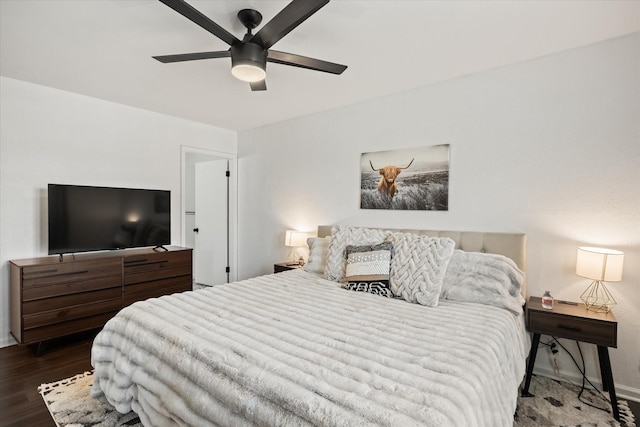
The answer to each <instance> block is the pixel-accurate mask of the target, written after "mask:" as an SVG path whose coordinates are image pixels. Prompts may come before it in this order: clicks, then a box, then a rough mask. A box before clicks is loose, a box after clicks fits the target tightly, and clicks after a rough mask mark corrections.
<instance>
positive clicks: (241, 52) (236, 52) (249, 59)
mask: <svg viewBox="0 0 640 427" xmlns="http://www.w3.org/2000/svg"><path fill="white" fill-rule="evenodd" d="M266 69H267V50H266V49H265V48H263V47H262V46H258V45H257V44H255V43H250V42H249V43H237V44H234V45H233V46H231V74H233V76H234V77H235V78H237V79H240V80H242V81H243V82H249V83H254V82H259V81H261V80H264V78H265V77H266V76H267V73H266Z"/></svg>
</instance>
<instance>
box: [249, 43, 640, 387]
mask: <svg viewBox="0 0 640 427" xmlns="http://www.w3.org/2000/svg"><path fill="white" fill-rule="evenodd" d="M639 51H640V34H635V35H632V36H628V37H623V38H619V39H615V40H610V41H606V42H603V43H599V44H596V45H592V46H587V47H583V48H580V49H576V50H572V51H567V52H564V53H561V54H556V55H552V56H548V57H543V58H540V59H536V60H533V61H528V62H525V63H521V64H516V65H512V66H507V67H503V68H499V69H495V70H491V71H488V72H484V73H479V74H474V75H470V76H466V77H463V78H459V79H455V80H452V81H448V82H444V83H441V84H436V85H432V86H427V87H424V88H421V89H419V90H414V91H410V92H406V93H402V94H398V95H394V96H388V97H385V98H381V99H377V100H374V101H371V102H367V103H362V104H359V105H353V106H349V107H346V108H342V109H339V110H334V111H329V112H325V113H322V114H317V115H313V116H309V117H303V118H299V119H296V120H291V121H287V122H283V123H280V124H275V125H272V126H267V127H263V128H259V129H254V130H251V131H246V132H242V133H240V135H239V147H238V150H239V153H238V155H239V169H240V177H239V212H240V217H239V232H240V243H239V245H240V248H241V253H240V260H239V263H240V266H239V271H240V276H241V277H249V276H253V275H257V274H262V273H268V272H270V271H271V270H272V268H273V267H272V264H273V263H274V262H278V261H282V260H284V259H286V258H285V257H286V255H287V249H286V248H285V247H284V246H283V239H284V231H285V230H286V229H289V228H297V229H303V230H304V229H313V228H314V227H315V226H316V225H317V224H332V223H343V224H351V225H360V226H378V227H384V226H387V227H407V228H433V229H461V230H484V231H507V232H525V233H527V235H528V291H529V294H530V295H534V296H540V295H542V293H543V292H544V290H546V289H548V290H550V291H551V292H552V294H554V295H555V296H556V298H560V299H565V300H574V301H575V300H578V299H579V296H580V294H581V292H582V290H583V289H584V288H586V286H587V285H588V280H586V279H583V278H580V277H578V276H576V275H575V273H574V269H575V257H576V250H577V247H578V246H579V245H583V244H590V245H601V246H606V247H611V248H616V249H620V250H623V251H624V252H625V266H624V276H623V281H622V282H619V283H612V284H611V285H610V286H609V289H610V290H611V291H612V293H613V294H614V296H615V298H616V299H617V300H618V302H619V305H618V306H617V307H616V308H615V311H614V312H615V315H616V317H617V318H618V321H619V325H618V331H619V332H618V342H619V347H618V349H612V350H610V353H611V359H612V364H613V371H614V378H615V381H616V385H617V389H618V391H619V393H620V394H623V395H626V396H631V397H635V398H636V399H640V340H639V339H638V338H639V337H640V315H639V314H638V312H637V307H638V306H640V285H639V284H640V120H639V119H640V107H639V104H640V89H639V76H640V57H639V55H638V52H639ZM347 72H348V71H347ZM394 78H402V76H396V77H394ZM434 144H451V164H450V188H449V211H447V212H424V211H423V212H410V211H374V210H361V209H359V184H360V178H359V162H360V154H361V153H363V152H370V151H379V150H389V149H393V148H404V147H412V146H423V145H434ZM568 344H569V347H570V348H572V349H574V350H575V344H574V343H568ZM583 347H584V349H585V350H586V357H587V367H588V371H587V372H588V375H589V376H592V377H598V378H599V374H598V373H597V369H596V368H597V364H596V363H595V361H594V356H595V355H596V350H595V346H591V345H585V346H583ZM571 363H572V362H571V360H570V359H569V358H568V357H562V358H561V359H560V364H561V366H562V368H563V371H564V372H565V373H567V374H569V375H573V374H576V373H577V371H576V369H575V368H573V367H572V366H571ZM536 366H537V369H538V370H539V371H543V370H545V369H547V370H548V369H549V363H548V358H547V357H546V354H545V353H542V352H541V356H539V357H538V361H537V362H536Z"/></svg>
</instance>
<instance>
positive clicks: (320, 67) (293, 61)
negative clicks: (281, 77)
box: [267, 50, 347, 74]
mask: <svg viewBox="0 0 640 427" xmlns="http://www.w3.org/2000/svg"><path fill="white" fill-rule="evenodd" d="M267 62H273V63H276V64H284V65H291V66H293V67H300V68H307V69H309V70H315V71H323V72H325V73H331V74H342V72H343V71H344V70H346V69H347V66H346V65H341V64H336V63H334V62H327V61H322V60H320V59H315V58H308V57H306V56H302V55H296V54H293V53H287V52H280V51H277V50H270V51H269V52H268V53H267Z"/></svg>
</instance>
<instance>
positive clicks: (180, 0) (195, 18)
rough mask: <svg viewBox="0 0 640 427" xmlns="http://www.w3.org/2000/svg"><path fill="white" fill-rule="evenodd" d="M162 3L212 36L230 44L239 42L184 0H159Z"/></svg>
mask: <svg viewBox="0 0 640 427" xmlns="http://www.w3.org/2000/svg"><path fill="white" fill-rule="evenodd" d="M160 1H161V2H162V3H164V4H166V5H167V6H169V7H170V8H171V9H173V10H175V11H176V12H178V13H179V14H180V15H182V16H184V17H185V18H187V19H189V20H190V21H192V22H194V23H196V24H198V25H199V26H201V27H202V28H204V29H205V30H207V31H209V32H210V33H211V34H213V35H214V36H216V37H218V38H219V39H220V40H222V41H223V42H225V43H226V44H228V45H229V46H231V45H232V44H234V43H237V42H239V41H240V40H238V38H237V37H236V36H234V35H233V34H231V33H230V32H228V31H227V30H225V29H224V28H222V27H221V26H220V25H218V24H216V23H215V22H213V21H212V20H211V19H209V18H207V17H206V16H204V15H203V14H202V13H200V12H199V11H198V10H196V9H195V8H193V6H191V5H189V4H188V3H186V2H185V1H184V0H160Z"/></svg>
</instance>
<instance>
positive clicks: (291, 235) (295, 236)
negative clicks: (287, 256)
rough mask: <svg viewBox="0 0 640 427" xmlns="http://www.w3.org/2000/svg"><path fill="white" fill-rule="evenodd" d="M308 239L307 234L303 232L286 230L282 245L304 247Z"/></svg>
mask: <svg viewBox="0 0 640 427" xmlns="http://www.w3.org/2000/svg"><path fill="white" fill-rule="evenodd" d="M308 237H309V233H306V232H304V231H296V230H287V232H286V234H285V236H284V245H285V246H293V247H299V246H306V245H307V238H308Z"/></svg>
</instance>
